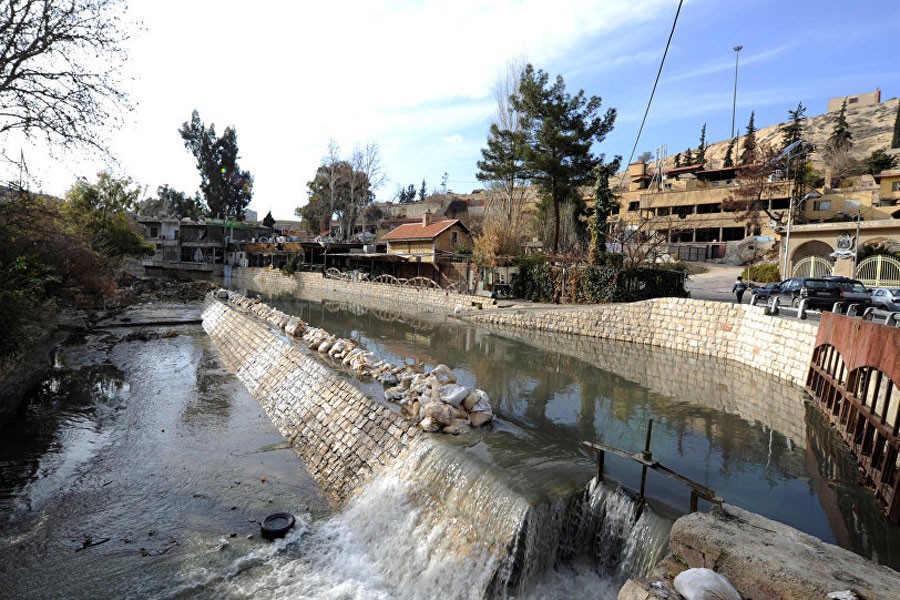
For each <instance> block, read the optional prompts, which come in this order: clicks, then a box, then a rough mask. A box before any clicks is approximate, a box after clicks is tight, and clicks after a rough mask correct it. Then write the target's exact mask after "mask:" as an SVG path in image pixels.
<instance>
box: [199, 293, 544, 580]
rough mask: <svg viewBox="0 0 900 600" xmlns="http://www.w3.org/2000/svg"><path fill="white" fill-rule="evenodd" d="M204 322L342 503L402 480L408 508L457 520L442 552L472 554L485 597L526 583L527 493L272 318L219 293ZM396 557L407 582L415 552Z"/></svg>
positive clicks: (231, 365) (228, 362)
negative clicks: (518, 546) (385, 401)
mask: <svg viewBox="0 0 900 600" xmlns="http://www.w3.org/2000/svg"><path fill="white" fill-rule="evenodd" d="M203 327H204V329H205V330H206V332H207V333H208V335H209V336H210V338H211V339H212V340H213V342H214V343H215V345H216V347H217V348H218V350H219V353H220V355H221V359H222V361H223V363H224V364H225V366H226V367H227V368H228V370H230V371H231V372H233V373H235V375H236V376H237V377H238V378H239V379H240V380H241V381H242V382H243V383H244V385H245V386H246V388H247V390H248V391H249V392H250V394H251V395H252V396H253V397H254V398H255V399H256V400H257V402H259V403H260V405H261V406H262V407H263V409H264V410H265V412H266V414H267V415H268V416H269V418H270V419H271V420H272V422H273V423H274V424H275V426H276V427H277V428H278V430H279V431H280V433H281V434H282V435H283V436H284V438H285V439H287V440H289V441H290V443H291V445H292V447H293V448H294V449H295V450H296V452H297V454H298V455H299V456H300V457H301V458H302V459H303V460H304V461H305V463H306V466H307V469H308V470H309V472H310V474H311V475H312V476H313V478H315V479H316V481H317V482H318V483H319V485H320V486H321V487H322V489H323V490H324V491H325V493H326V494H327V495H328V496H329V498H330V499H331V501H332V502H333V503H334V504H335V505H336V506H340V507H346V506H348V505H349V504H350V503H351V502H352V500H353V499H354V496H355V495H356V493H357V492H360V491H362V490H363V489H369V492H370V493H372V494H373V495H376V496H377V495H378V494H379V491H378V489H377V488H376V489H374V490H373V489H370V488H367V487H366V486H371V485H374V483H375V481H376V479H377V478H376V477H375V476H376V475H381V476H383V477H386V478H391V477H400V478H402V479H403V481H404V487H405V488H406V489H409V490H410V492H409V495H410V497H409V502H410V506H409V511H410V512H415V513H416V515H417V517H416V522H417V523H428V524H429V525H428V528H429V529H434V528H435V527H436V526H435V525H433V524H434V523H437V522H438V521H443V522H445V523H453V527H452V530H453V533H452V535H448V536H445V537H444V539H443V540H442V541H441V544H442V546H441V548H442V549H444V550H446V548H444V546H452V547H451V548H450V549H449V551H442V552H441V554H442V555H444V556H448V557H449V558H447V560H448V561H449V562H450V564H455V563H454V561H455V560H457V559H459V557H468V558H467V559H466V560H467V561H468V567H469V568H470V569H472V570H473V571H474V572H477V573H478V577H475V578H474V579H473V578H470V579H467V580H466V581H467V585H470V586H472V585H474V586H475V587H476V588H480V589H481V592H482V593H483V594H484V593H487V591H488V589H489V588H494V589H514V588H515V587H516V586H517V582H516V581H514V580H513V577H511V574H514V573H515V572H516V569H514V568H513V567H514V565H513V564H512V563H513V562H514V561H517V560H518V559H517V557H515V556H513V555H512V553H511V550H512V549H513V548H514V542H515V541H516V539H517V536H520V535H521V533H520V532H521V530H522V528H523V523H526V522H527V519H528V515H529V511H530V507H529V503H528V502H527V501H526V500H525V499H523V498H522V497H520V496H519V495H518V494H517V493H515V492H514V491H512V490H510V489H508V487H506V486H504V485H503V484H502V483H501V482H499V481H498V480H496V479H495V478H493V477H491V474H490V472H489V471H488V470H487V469H484V468H479V467H478V466H474V467H473V465H469V464H460V463H461V461H463V460H464V458H463V457H461V456H460V455H459V454H458V453H454V452H450V451H448V450H452V449H446V448H443V447H442V446H441V445H440V444H439V443H437V442H435V441H433V440H429V439H423V438H425V437H426V436H424V435H417V433H419V431H420V430H419V428H418V427H417V425H416V424H415V423H414V422H412V421H407V420H405V419H404V418H403V417H402V416H400V415H399V414H398V413H396V412H394V411H392V410H390V409H389V408H387V407H386V406H383V405H381V404H379V403H377V402H376V401H374V400H373V399H371V398H369V397H368V396H366V395H365V394H364V393H363V392H361V391H360V390H359V389H357V388H356V387H354V386H353V385H352V384H350V383H349V382H348V381H346V380H345V379H344V378H343V377H341V376H340V375H338V374H337V373H336V372H334V371H333V370H332V369H331V368H330V367H328V366H326V365H324V364H322V363H321V362H319V360H317V359H316V358H314V357H313V356H312V355H310V354H309V353H308V352H307V351H306V349H305V348H303V347H301V346H298V345H296V344H294V343H292V341H290V340H289V339H288V336H287V335H286V334H285V333H284V332H279V331H277V329H276V328H275V327H272V326H271V325H270V324H269V323H267V322H266V321H264V320H262V319H259V318H257V317H256V316H254V315H252V314H249V313H245V312H242V311H241V310H240V309H238V308H237V307H235V306H233V305H230V304H228V303H226V302H224V301H220V300H218V299H216V298H215V297H213V296H212V295H210V296H209V297H207V299H206V301H205V303H204V310H203ZM448 473H454V476H453V477H448V476H447V474H448ZM398 474H399V475H398ZM478 490H481V491H482V492H483V493H479V492H478ZM485 494H488V495H490V497H491V498H493V499H495V501H489V499H488V498H486V497H482V496H484V495H485ZM391 509H392V510H396V508H395V507H391ZM385 510H388V507H385ZM442 527H444V528H446V527H447V525H446V524H444V525H442ZM408 533H410V532H408ZM379 535H382V534H379ZM383 535H391V532H384V533H383ZM406 543H408V540H407V541H406ZM392 545H394V546H398V547H399V546H400V543H399V542H398V544H392ZM404 547H405V546H404ZM473 560H474V561H475V562H477V563H478V564H474V565H473V564H471V563H472V561H473ZM395 562H396V564H395V565H394V566H393V567H392V570H393V571H394V572H395V575H397V576H398V578H399V579H400V580H403V579H404V577H403V575H402V574H398V569H401V570H402V569H403V568H408V564H409V557H406V558H404V557H402V556H398V557H396V561H395ZM404 565H406V566H404ZM459 566H460V568H462V566H463V565H462V564H460V565H459ZM426 570H434V566H433V565H419V566H417V567H416V569H414V571H415V573H413V572H410V574H409V578H410V579H414V578H415V577H421V576H422V574H423V572H424V571H426ZM454 571H458V569H455V570H454ZM442 576H443V575H442V574H441V573H440V572H434V573H432V574H431V575H430V577H431V578H432V579H433V580H434V581H433V582H434V583H435V584H437V585H440V586H441V587H443V588H444V589H448V588H447V586H452V585H459V584H458V583H457V584H454V583H453V582H452V581H446V582H440V581H439V579H440V577H442ZM454 578H456V579H459V578H458V577H456V576H455V575H454ZM464 595H466V596H467V595H468V593H466V594H464ZM475 595H476V596H478V594H475ZM501 595H502V594H501Z"/></svg>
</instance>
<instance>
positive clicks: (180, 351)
mask: <svg viewBox="0 0 900 600" xmlns="http://www.w3.org/2000/svg"><path fill="white" fill-rule="evenodd" d="M272 302H273V303H274V304H276V305H279V306H280V307H281V308H283V309H284V310H285V311H287V312H291V313H294V314H298V315H299V316H301V317H302V318H304V319H305V320H307V321H308V322H310V323H311V324H313V325H316V326H320V327H324V328H325V329H327V330H329V331H330V332H332V333H334V334H336V335H339V336H343V337H353V338H356V339H358V340H360V341H361V342H362V343H363V344H364V345H366V346H367V347H368V348H370V349H372V350H373V351H374V352H376V353H377V354H379V355H380V356H382V357H384V358H388V359H390V360H392V361H395V362H400V361H401V360H403V359H404V358H408V359H410V360H416V361H420V362H422V363H423V364H425V365H429V366H433V365H435V364H438V363H444V364H447V365H448V366H450V367H451V368H452V369H453V370H454V371H455V372H456V373H457V374H458V375H459V376H460V379H461V382H462V383H464V384H466V385H477V386H478V387H481V388H482V389H484V390H486V391H487V392H488V393H489V394H490V396H491V398H492V401H493V402H494V405H495V407H496V412H497V413H498V419H497V422H496V424H495V427H493V428H492V429H487V430H482V431H478V432H473V433H472V434H470V435H463V436H459V437H455V438H449V437H442V438H441V440H440V442H439V443H441V444H445V445H446V444H449V445H451V446H454V447H455V448H456V451H459V452H464V453H467V454H468V455H469V456H471V457H472V459H473V462H476V461H477V462H478V463H479V464H481V465H488V466H489V467H490V468H491V469H493V470H494V471H495V472H496V473H498V474H499V475H498V477H500V478H502V479H503V480H504V482H505V485H507V486H509V487H510V488H512V489H515V490H516V491H517V492H518V493H521V494H522V495H523V496H525V497H527V498H530V499H531V500H533V501H536V502H537V501H541V500H544V499H548V498H549V499H553V498H559V497H565V496H566V495H569V494H572V493H573V492H577V490H580V489H581V488H583V487H584V486H585V484H586V483H587V482H588V480H589V479H590V477H591V476H592V473H593V463H592V457H591V456H590V455H589V454H588V453H587V452H585V451H584V450H582V448H581V446H580V442H581V441H582V440H596V441H602V442H605V443H607V444H612V445H615V446H619V447H622V448H625V449H629V450H639V449H641V448H642V447H643V442H644V436H645V433H646V427H647V422H648V420H649V419H651V418H652V419H654V425H653V443H652V451H653V455H654V457H655V458H656V459H657V460H659V461H661V462H662V463H663V464H666V465H667V466H669V467H671V468H673V469H675V470H677V471H680V472H682V473H684V474H685V475H687V476H688V477H691V478H693V479H696V480H698V481H700V482H701V483H703V484H705V485H708V486H710V487H712V488H713V489H715V490H716V492H717V493H719V495H721V496H723V497H724V498H725V500H726V501H727V502H729V503H732V504H736V505H738V506H741V507H744V508H746V509H749V510H753V511H756V512H760V513H762V514H764V515H766V516H769V517H771V518H774V519H777V520H779V521H783V522H785V523H788V524H790V525H792V526H794V527H797V528H799V529H801V530H803V531H806V532H809V533H811V534H813V535H816V536H817V537H820V538H822V539H825V540H827V541H830V542H834V543H837V544H839V545H841V546H844V547H846V548H849V549H851V550H853V551H855V552H858V553H860V554H863V555H864V556H867V557H870V558H873V559H874V560H877V561H879V562H882V563H885V564H889V565H891V566H893V567H894V568H897V567H898V566H900V558H898V548H900V538H898V531H897V527H896V526H894V525H891V524H889V523H887V522H886V521H885V520H884V519H883V518H882V517H881V516H880V514H879V513H878V511H877V509H876V507H875V505H874V502H873V501H872V499H871V498H870V497H869V496H868V495H867V494H866V493H865V492H864V491H862V490H861V489H860V488H858V487H857V485H856V480H855V478H856V471H855V468H854V466H853V463H852V461H851V459H850V456H849V454H848V453H847V452H846V451H845V450H844V449H843V447H842V446H841V445H840V444H839V443H838V441H837V440H836V439H835V437H834V436H833V435H832V433H831V432H830V431H829V429H828V427H827V425H826V424H825V422H824V420H823V419H822V418H820V416H819V415H818V413H817V412H816V411H815V410H813V409H810V408H808V407H807V405H805V404H804V403H803V401H802V400H803V396H802V393H801V391H800V390H798V389H796V388H792V387H790V386H785V385H783V384H781V383H779V382H778V381H776V380H772V379H770V378H767V377H765V376H764V375H762V374H758V373H751V372H749V371H748V370H747V369H742V368H740V367H738V366H737V365H734V364H731V363H726V362H721V361H715V360H710V359H701V358H697V357H690V356H685V355H682V354H678V353H673V352H667V351H664V350H659V349H655V350H653V351H650V350H649V349H647V348H643V347H640V346H633V345H625V344H608V343H603V342H598V341H596V340H585V339H580V338H578V337H571V336H569V337H566V336H553V335H542V334H536V333H534V332H521V331H515V330H500V329H486V328H483V327H476V326H472V325H468V324H465V323H461V322H458V321H456V320H452V319H415V318H409V317H402V316H396V315H390V314H387V313H374V312H371V311H367V310H365V309H363V308H360V307H353V306H349V305H341V304H337V303H332V302H325V303H313V302H304V301H283V300H273V301H272ZM148 332H149V333H148ZM361 386H362V387H363V388H365V389H368V390H370V391H372V392H377V391H378V390H377V387H378V386H377V385H373V384H371V383H362V384H361ZM606 464H607V473H608V476H609V478H610V479H611V480H613V481H614V482H620V483H622V484H624V485H626V486H628V487H631V488H636V487H637V485H638V479H639V470H638V469H637V468H635V466H634V465H633V464H631V463H629V462H628V461H625V460H620V459H618V458H616V457H607V463H606ZM407 483H408V482H407V481H406V480H405V478H404V474H403V472H402V470H398V471H397V472H396V473H392V474H390V475H389V476H387V477H384V478H382V479H381V480H379V481H377V482H374V483H373V485H372V486H371V488H369V489H368V490H366V491H365V493H363V494H361V495H360V498H359V499H357V501H355V502H353V503H351V505H350V506H348V507H345V508H344V509H342V510H341V511H338V512H335V511H333V510H332V509H331V508H330V507H329V506H328V505H327V502H326V501H325V499H324V497H323V495H322V494H321V492H320V490H319V489H318V488H317V486H316V485H315V483H314V482H313V480H312V479H311V477H310V476H309V475H308V473H307V472H306V470H305V468H304V466H303V463H302V462H301V461H300V460H299V459H298V458H297V456H296V455H295V453H294V452H293V451H292V450H290V449H288V448H286V447H285V445H284V443H283V440H282V439H281V438H280V436H279V435H278V434H277V432H275V430H274V428H273V427H272V426H271V424H270V423H269V421H268V419H267V418H266V417H265V415H264V414H263V413H262V411H261V410H260V409H259V407H258V406H257V405H256V403H255V402H254V401H253V400H252V398H250V397H249V395H248V394H247V392H246V391H245V390H244V388H243V386H242V385H241V384H240V383H239V382H238V381H237V380H236V379H235V378H234V377H232V376H230V375H229V374H228V373H226V372H225V371H224V370H223V369H222V367H221V364H220V363H219V361H218V359H217V356H216V351H215V349H214V348H213V347H212V346H211V343H210V342H209V340H208V338H207V337H206V335H205V333H204V332H203V330H202V329H201V328H200V327H198V326H178V327H165V328H150V329H149V330H140V331H138V330H136V329H135V330H130V329H122V328H119V329H115V330H113V329H110V330H107V331H105V332H104V331H101V332H97V333H95V334H91V335H90V336H87V337H85V338H84V339H79V340H75V341H73V343H71V344H69V345H67V346H66V347H64V348H63V349H62V351H61V352H60V356H59V360H58V366H57V368H56V369H53V370H52V371H50V372H48V373H47V375H46V377H45V378H44V379H43V381H42V382H41V383H40V384H39V385H38V386H36V387H35V388H34V389H33V390H32V392H31V393H30V394H29V398H28V402H27V403H26V405H25V406H24V407H23V410H22V412H21V414H20V415H19V417H18V419H17V420H16V421H15V422H13V423H12V424H11V425H10V426H9V427H7V428H5V429H4V430H3V431H2V435H0V582H2V591H0V597H3V598H6V597H10V598H226V597H227V598H360V599H370V598H397V597H403V598H416V597H423V598H425V597H434V596H433V595H431V593H432V592H433V591H434V590H427V589H422V588H418V587H417V586H415V585H414V584H412V585H401V584H400V583H398V582H399V581H401V580H402V579H403V577H401V576H400V575H399V570H401V569H402V568H403V565H402V564H400V563H402V562H404V561H403V558H404V556H413V555H417V554H421V553H422V552H425V551H426V549H424V548H423V547H422V546H421V544H417V543H416V540H415V539H414V536H412V535H409V536H406V535H401V538H400V539H401V540H406V541H405V542H403V541H401V542H398V541H397V540H396V539H395V538H391V540H390V541H389V542H386V539H387V536H386V535H385V532H386V531H393V530H396V529H397V527H396V526H395V525H392V524H396V523H400V522H401V521H402V520H403V519H404V518H408V509H404V510H401V511H400V512H399V513H398V512H397V511H398V510H399V509H403V508H404V507H407V506H408V497H407V495H406V494H407V492H406V487H405V486H406V485H407ZM648 493H649V495H650V496H651V498H652V500H653V505H654V508H655V510H656V511H657V512H658V513H659V514H661V515H663V516H668V517H674V516H676V515H677V514H678V513H679V512H681V511H683V510H684V509H685V508H686V507H687V505H688V495H687V493H686V492H685V491H684V490H683V489H681V488H680V487H679V486H677V485H674V484H672V483H670V482H669V481H668V480H666V479H664V478H661V477H653V476H651V478H650V480H649V485H648ZM282 510H287V511H289V512H292V513H294V514H296V515H297V516H298V518H299V521H298V526H297V528H296V529H295V530H294V531H293V532H292V533H291V534H290V535H289V536H288V537H287V538H286V539H285V540H282V541H279V542H276V543H268V542H264V541H263V540H261V539H260V536H259V528H258V525H257V523H256V521H258V520H260V519H262V518H263V517H264V516H265V515H267V514H269V513H271V512H276V511H282ZM404 511H406V512H404ZM413 525H415V523H412V525H411V526H413ZM400 531H401V533H402V531H403V530H400ZM398 543H400V544H404V543H405V544H408V546H402V547H400V548H399V549H398V548H396V546H397V545H398ZM386 544H389V545H391V546H394V547H393V548H386V547H385V545H386ZM392 553H393V554H392ZM596 571H597V570H596V568H595V567H592V566H588V567H583V566H581V567H580V566H577V565H575V566H573V565H564V566H561V567H560V568H559V569H556V570H555V571H554V572H553V573H551V574H550V575H548V577H547V578H546V580H545V581H543V582H540V583H539V584H538V585H537V586H536V588H535V591H534V593H533V594H532V597H535V598H537V597H549V598H554V597H573V596H578V595H583V593H584V592H585V591H586V590H591V591H592V592H595V593H596V594H599V596H600V597H604V598H614V597H615V591H614V590H615V586H609V587H603V586H605V585H606V583H605V580H604V579H603V578H602V577H600V576H598V574H597V572H596ZM392 573H393V574H392ZM407 579H409V576H407ZM465 589H466V588H465V586H464V585H463V587H462V588H461V589H460V590H451V589H443V590H441V592H444V593H445V595H457V596H459V597H465V596H466V593H465ZM600 589H603V590H604V591H602V592H600V591H597V590H600Z"/></svg>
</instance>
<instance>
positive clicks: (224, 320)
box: [203, 296, 418, 504]
mask: <svg viewBox="0 0 900 600" xmlns="http://www.w3.org/2000/svg"><path fill="white" fill-rule="evenodd" d="M203 328H204V329H205V330H206V332H207V334H208V335H209V336H210V338H211V339H212V340H213V342H214V343H215V345H216V347H217V348H218V350H219V353H220V355H221V358H222V361H223V363H224V364H225V366H226V368H227V369H228V370H229V371H231V372H232V373H234V374H235V375H237V377H238V379H240V380H241V382H242V383H243V384H244V386H245V387H246V388H247V390H248V391H249V392H250V395H251V396H253V398H255V399H256V401H257V402H259V403H260V405H261V406H262V407H263V409H264V410H265V412H266V414H267V415H268V416H269V418H270V419H271V420H272V423H274V424H275V426H276V428H277V429H278V431H279V432H280V433H281V435H282V436H284V438H285V439H286V440H288V441H290V443H291V446H293V448H294V450H296V452H297V453H298V454H299V455H300V457H301V458H302V459H303V460H304V462H305V463H306V466H307V469H309V472H310V474H311V475H312V476H313V477H314V478H315V479H316V481H317V482H318V483H319V485H320V486H321V487H322V489H323V490H324V491H325V493H326V494H327V495H328V496H329V498H331V500H332V501H334V502H335V503H337V504H341V503H343V502H344V501H345V500H347V499H348V498H349V497H350V496H351V495H352V493H353V491H354V490H356V489H357V488H358V487H359V486H360V485H362V484H363V483H365V482H367V481H368V480H369V479H371V477H372V475H373V474H376V473H379V472H380V471H382V470H383V469H384V468H385V467H386V466H388V465H389V464H391V463H392V462H393V460H394V459H395V458H396V457H397V456H398V455H400V454H401V453H402V452H403V451H404V450H405V449H406V448H407V446H408V445H409V443H410V441H411V439H412V438H413V437H415V435H416V433H417V432H418V428H417V427H416V425H415V424H414V423H412V422H410V421H405V420H404V419H403V418H402V417H401V416H400V415H399V414H397V413H395V412H393V411H391V410H390V409H389V408H387V407H386V406H383V405H380V404H378V403H376V402H375V401H373V400H372V399H371V398H369V397H368V396H366V395H365V394H363V392H361V391H360V390H359V389H357V388H356V387H354V386H353V385H352V384H351V383H350V382H348V381H347V380H346V379H344V378H343V377H340V376H339V375H337V374H336V373H334V372H333V371H332V370H331V369H330V368H329V367H327V366H325V365H324V364H322V363H320V362H318V361H317V360H315V359H314V358H313V357H312V356H310V355H308V354H307V353H306V352H304V350H302V349H301V348H300V347H298V346H295V345H293V344H291V343H290V342H289V341H288V340H287V339H286V338H284V337H283V336H278V335H276V334H275V333H274V332H273V331H272V329H271V328H270V327H269V326H268V325H267V324H266V323H264V322H262V321H260V320H258V319H257V318H255V317H254V316H251V315H249V314H244V313H242V312H240V311H238V310H236V309H234V308H233V307H230V306H228V305H226V304H225V303H223V302H220V301H218V300H216V299H214V298H213V297H212V296H209V297H207V299H206V301H205V303H204V308H203Z"/></svg>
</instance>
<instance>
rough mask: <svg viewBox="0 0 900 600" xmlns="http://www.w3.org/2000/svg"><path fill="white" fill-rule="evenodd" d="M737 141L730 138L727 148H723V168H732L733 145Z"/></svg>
mask: <svg viewBox="0 0 900 600" xmlns="http://www.w3.org/2000/svg"><path fill="white" fill-rule="evenodd" d="M736 141H737V138H731V140H729V142H728V147H727V148H725V160H724V162H722V166H723V167H733V166H734V143H735V142H736Z"/></svg>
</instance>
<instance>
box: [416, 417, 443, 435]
mask: <svg viewBox="0 0 900 600" xmlns="http://www.w3.org/2000/svg"><path fill="white" fill-rule="evenodd" d="M419 427H420V428H422V430H423V431H427V432H428V433H437V432H438V431H440V430H441V426H440V425H438V424H437V423H436V422H435V421H434V419H431V418H430V417H425V418H424V419H422V420H421V421H419Z"/></svg>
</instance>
